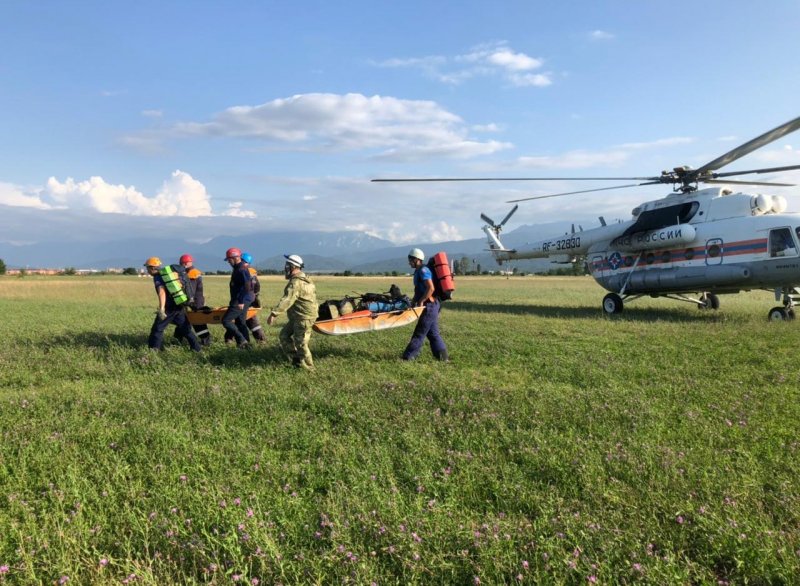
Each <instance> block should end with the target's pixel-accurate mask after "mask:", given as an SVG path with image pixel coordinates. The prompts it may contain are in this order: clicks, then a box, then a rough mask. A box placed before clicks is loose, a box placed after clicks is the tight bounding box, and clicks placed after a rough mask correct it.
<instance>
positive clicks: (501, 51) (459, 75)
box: [376, 42, 553, 87]
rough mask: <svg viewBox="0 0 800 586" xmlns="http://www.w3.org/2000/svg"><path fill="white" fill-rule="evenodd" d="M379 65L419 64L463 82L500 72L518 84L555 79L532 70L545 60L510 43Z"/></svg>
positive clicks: (540, 84) (442, 79)
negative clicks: (517, 49) (519, 49)
mask: <svg viewBox="0 0 800 586" xmlns="http://www.w3.org/2000/svg"><path fill="white" fill-rule="evenodd" d="M376 65H377V66H379V67H406V68H417V69H420V70H421V71H423V72H424V73H425V74H426V75H427V76H429V77H432V78H434V79H436V80H438V81H440V82H442V83H448V84H453V85H457V84H461V83H464V82H465V81H467V80H469V79H474V78H478V77H490V76H500V77H501V78H503V79H504V80H505V81H506V82H508V83H509V84H510V85H512V86H515V87H525V86H534V87H545V86H548V85H551V84H552V83H553V80H552V74H551V73H536V74H533V73H531V72H532V71H534V70H537V69H540V68H541V67H542V66H543V65H544V60H543V59H541V58H539V57H531V56H530V55H527V54H525V53H521V52H518V51H514V50H513V49H511V48H510V47H509V46H508V45H507V43H505V42H498V43H486V44H482V45H478V46H477V47H474V48H473V49H472V50H470V51H469V52H468V53H464V54H461V55H455V56H452V57H446V56H443V55H436V56H428V57H419V58H417V57H411V58H397V59H387V60H386V61H382V62H379V63H376Z"/></svg>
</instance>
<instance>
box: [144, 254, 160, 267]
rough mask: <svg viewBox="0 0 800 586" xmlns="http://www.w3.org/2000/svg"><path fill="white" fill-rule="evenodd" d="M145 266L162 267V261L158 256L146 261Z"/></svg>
mask: <svg viewBox="0 0 800 586" xmlns="http://www.w3.org/2000/svg"><path fill="white" fill-rule="evenodd" d="M144 266H146V267H156V268H157V267H160V266H161V259H160V258H158V257H157V256H151V257H150V258H148V259H147V260H146V261H144Z"/></svg>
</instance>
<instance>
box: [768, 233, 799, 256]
mask: <svg viewBox="0 0 800 586" xmlns="http://www.w3.org/2000/svg"><path fill="white" fill-rule="evenodd" d="M769 255H770V257H780V256H797V247H796V246H795V243H794V238H792V231H791V230H790V229H789V228H776V229H774V230H770V231H769Z"/></svg>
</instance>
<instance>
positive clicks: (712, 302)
mask: <svg viewBox="0 0 800 586" xmlns="http://www.w3.org/2000/svg"><path fill="white" fill-rule="evenodd" d="M700 301H702V303H701V304H699V305H698V306H697V308H698V309H712V310H714V311H716V310H718V309H719V297H718V296H717V295H715V294H714V293H703V294H702V295H701V296H700Z"/></svg>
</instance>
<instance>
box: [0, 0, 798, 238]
mask: <svg viewBox="0 0 800 586" xmlns="http://www.w3.org/2000/svg"><path fill="white" fill-rule="evenodd" d="M798 30H800V3H798V2H796V1H795V0H779V1H774V2H766V3H761V4H757V3H754V2H744V1H740V0H734V1H731V0H728V1H727V2H721V1H716V0H712V1H704V2H698V1H694V2H688V1H682V0H678V1H670V2H661V1H650V2H641V1H640V2H635V1H628V2H622V1H608V2H601V1H576V2H562V3H555V2H533V1H512V2H502V1H497V2H488V1H487V2H482V1H444V2H430V1H426V2H419V1H416V0H404V1H402V2H375V1H374V0H373V1H372V2H360V1H351V2H343V3H337V2H330V1H326V2H302V1H298V2H267V1H264V2H237V1H231V2H202V1H192V2H165V1H160V2H151V1H137V2H116V1H105V2H94V1H74V2H37V1H16V0H5V1H4V2H2V3H0V129H2V132H0V241H4V242H18V243H22V242H35V241H41V240H59V239H98V240H101V239H104V238H109V237H137V236H142V235H146V234H147V230H146V229H143V228H142V226H143V224H144V225H146V226H150V227H151V228H152V232H153V233H164V232H169V233H170V234H171V235H173V236H179V237H182V238H186V239H188V240H191V241H201V240H203V239H208V238H211V237H213V236H216V235H218V234H229V235H236V234H246V233H248V232H254V231H261V230H287V229H322V230H342V229H358V230H363V231H367V232H369V233H370V234H374V235H376V236H380V237H383V238H387V239H390V240H393V241H395V242H397V243H413V242H426V241H430V240H449V239H459V238H473V237H477V236H480V230H479V229H480V225H481V223H482V222H481V221H480V219H479V217H478V216H479V214H480V212H486V213H488V214H489V215H490V216H493V217H502V215H504V213H505V211H506V210H507V209H509V207H510V206H509V205H507V204H506V203H504V202H505V200H507V199H513V198H517V197H525V196H528V195H538V194H546V193H554V192H559V191H566V190H570V189H581V188H583V189H585V188H587V187H591V186H592V185H589V184H588V182H583V183H580V184H571V183H569V182H566V181H565V182H550V183H544V182H530V183H514V184H511V183H498V184H478V185H470V184H447V185H442V184H422V185H420V184H416V185H400V184H375V183H370V182H369V179H371V178H374V177H426V176H428V177H429V176H520V175H523V176H537V175H538V176H553V175H557V176H577V177H580V176H604V175H608V176H621V175H636V176H640V175H655V174H658V173H660V171H661V170H662V169H666V168H671V167H674V166H677V165H681V164H689V165H692V166H695V167H697V166H700V165H702V164H703V163H705V162H708V161H710V160H711V159H714V158H716V157H717V156H718V155H720V154H722V153H724V152H726V151H728V150H730V149H732V148H734V147H735V146H737V145H738V144H740V143H742V142H744V141H746V140H749V139H750V138H753V137H754V136H756V135H759V134H761V133H762V132H764V131H766V130H768V129H770V128H772V127H774V126H777V125H779V124H781V123H783V122H785V121H787V120H789V119H792V118H795V117H797V116H798V115H800V100H798V95H800V75H799V74H800V66H799V65H798V59H797V56H798V54H800V40H798V39H800V36H798V32H797V31H798ZM785 164H800V134H797V136H795V135H789V136H787V137H785V138H784V139H782V140H781V141H777V142H776V143H773V144H772V145H769V146H768V147H766V148H764V149H762V150H760V151H758V152H756V153H753V154H751V155H748V156H747V157H746V158H743V159H741V160H740V161H737V162H735V163H734V164H732V165H731V166H730V167H729V168H726V170H730V171H732V170H735V169H737V168H740V169H749V168H753V167H757V166H762V165H765V166H775V165H785ZM774 179H783V180H786V179H788V180H790V181H791V180H794V181H798V182H800V176H798V174H797V173H794V175H793V176H791V175H787V176H784V177H774ZM623 183H625V182H623ZM607 185H608V184H598V185H597V186H598V187H601V186H602V187H605V186H607ZM761 189H764V188H761ZM753 190H755V188H754V189H753ZM666 191H667V190H665V189H664V188H663V187H648V188H643V189H627V190H621V191H619V192H617V191H612V192H600V193H599V194H594V195H585V196H578V197H572V198H557V199H552V200H544V201H542V202H529V203H526V204H523V205H522V207H521V209H520V211H519V212H518V213H517V216H516V217H515V218H514V220H513V223H527V224H532V223H542V222H549V221H556V220H566V221H576V222H583V224H584V226H586V225H587V224H590V223H591V222H592V221H593V219H595V218H596V217H597V216H598V215H604V216H605V217H606V218H615V217H619V218H627V217H628V216H629V212H630V209H631V208H632V207H633V206H634V205H636V204H638V203H641V202H642V201H645V200H647V199H652V198H654V197H658V196H660V195H662V194H664V193H665V192H666ZM771 192H775V193H782V194H784V195H787V196H790V197H789V202H790V209H793V210H797V209H800V206H798V205H797V201H796V199H797V198H792V197H791V195H792V194H793V193H800V191H798V190H796V189H784V190H782V191H781V190H777V189H773V190H771ZM76 218H79V219H78V220H76ZM209 218H212V219H213V221H211V222H210V221H208V220H209ZM143 219H145V220H148V219H149V220H152V221H148V222H143ZM200 220H202V221H200ZM595 221H596V220H595ZM201 226H202V227H201ZM511 227H513V225H512V226H511Z"/></svg>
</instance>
